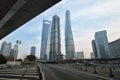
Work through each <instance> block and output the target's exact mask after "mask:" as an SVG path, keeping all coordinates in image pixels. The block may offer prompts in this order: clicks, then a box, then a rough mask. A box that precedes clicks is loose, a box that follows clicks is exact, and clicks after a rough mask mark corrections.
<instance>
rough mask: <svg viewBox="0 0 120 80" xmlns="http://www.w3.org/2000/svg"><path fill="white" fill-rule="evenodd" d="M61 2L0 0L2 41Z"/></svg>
mask: <svg viewBox="0 0 120 80" xmlns="http://www.w3.org/2000/svg"><path fill="white" fill-rule="evenodd" d="M59 1H61V0H0V39H2V38H4V37H5V36H6V35H8V34H9V33H11V32H12V31H14V30H16V29H17V28H19V27H20V26H22V25H23V24H25V23H26V22H28V21H29V20H31V19H32V18H34V17H35V16H37V15H39V14H41V13H42V12H44V11H45V10H46V9H48V8H50V7H51V6H53V5H55V4H56V3H58V2H59Z"/></svg>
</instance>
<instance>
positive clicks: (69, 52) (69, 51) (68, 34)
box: [65, 10, 75, 59]
mask: <svg viewBox="0 0 120 80" xmlns="http://www.w3.org/2000/svg"><path fill="white" fill-rule="evenodd" d="M65 51H66V59H73V58H74V54H75V46H74V39H73V34H72V30H71V19H70V11H69V10H67V11H66V14H65Z"/></svg>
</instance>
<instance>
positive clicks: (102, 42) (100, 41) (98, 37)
mask: <svg viewBox="0 0 120 80" xmlns="http://www.w3.org/2000/svg"><path fill="white" fill-rule="evenodd" d="M106 33H107V32H106V31H105V30H104V31H99V32H96V33H95V43H96V49H97V54H98V58H99V59H101V58H110V50H109V46H108V39H107V34H106Z"/></svg>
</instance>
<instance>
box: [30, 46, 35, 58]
mask: <svg viewBox="0 0 120 80" xmlns="http://www.w3.org/2000/svg"><path fill="white" fill-rule="evenodd" d="M35 52H36V47H34V46H32V47H31V52H30V54H31V55H34V56H35Z"/></svg>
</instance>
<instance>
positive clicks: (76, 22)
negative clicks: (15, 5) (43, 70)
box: [0, 0, 120, 58]
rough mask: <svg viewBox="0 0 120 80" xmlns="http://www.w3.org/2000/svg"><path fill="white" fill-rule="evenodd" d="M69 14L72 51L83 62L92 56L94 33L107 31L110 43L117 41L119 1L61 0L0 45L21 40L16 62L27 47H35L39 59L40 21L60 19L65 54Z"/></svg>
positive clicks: (119, 14)
mask: <svg viewBox="0 0 120 80" xmlns="http://www.w3.org/2000/svg"><path fill="white" fill-rule="evenodd" d="M67 9H68V10H70V13H71V22H72V23H71V24H72V31H73V37H74V42H75V50H76V52H77V51H84V53H85V58H89V57H90V52H92V47H91V41H92V40H93V39H94V34H95V32H96V31H101V30H107V35H108V40H109V42H111V41H113V40H116V39H118V38H120V29H119V28H120V0H62V1H61V2H59V3H58V4H56V5H54V6H53V7H51V8H49V9H48V10H46V11H45V12H43V13H42V14H40V15H38V16H37V17H35V18H34V19H32V20H31V21H29V22H27V23H26V24H24V25H23V26H21V27H20V28H18V29H17V30H15V31H14V32H12V33H11V34H10V35H8V36H6V37H5V38H3V39H2V40H1V41H0V45H1V44H2V42H3V41H7V42H12V44H15V42H16V40H21V41H22V44H21V45H19V53H18V58H24V57H25V56H26V55H27V54H30V47H31V46H36V47H37V51H36V56H37V57H39V56H40V47H41V35H42V34H41V33H42V22H43V19H46V20H50V21H51V20H52V16H53V15H55V14H57V15H58V16H59V17H60V26H61V45H62V48H61V49H62V50H61V51H62V53H63V54H65V47H64V46H65V38H64V34H65V32H64V29H65V11H66V10H67Z"/></svg>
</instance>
